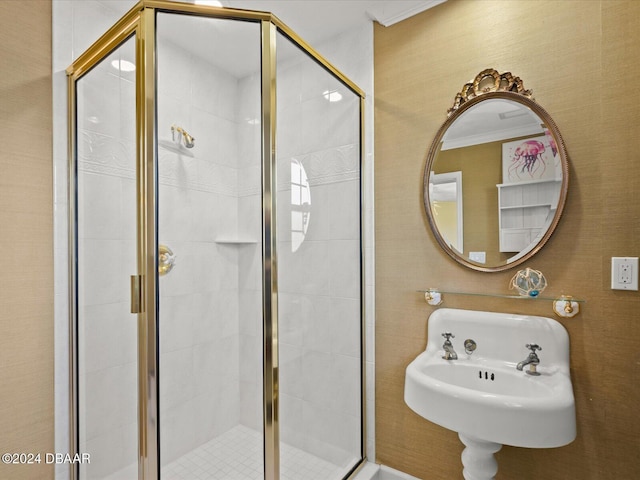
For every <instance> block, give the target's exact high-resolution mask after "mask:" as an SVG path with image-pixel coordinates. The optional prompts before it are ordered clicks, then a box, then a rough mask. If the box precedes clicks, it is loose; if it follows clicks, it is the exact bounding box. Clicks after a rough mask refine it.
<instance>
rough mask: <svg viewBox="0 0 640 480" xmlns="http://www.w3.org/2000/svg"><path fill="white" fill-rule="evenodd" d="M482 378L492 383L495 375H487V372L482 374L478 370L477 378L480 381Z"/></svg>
mask: <svg viewBox="0 0 640 480" xmlns="http://www.w3.org/2000/svg"><path fill="white" fill-rule="evenodd" d="M483 376H484V379H485V380H489V379H491V381H494V380H495V379H496V376H495V374H493V373H492V374H491V375H489V372H483V371H482V370H480V371H479V372H478V378H480V379H482V377H483Z"/></svg>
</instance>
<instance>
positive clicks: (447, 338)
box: [442, 332, 456, 342]
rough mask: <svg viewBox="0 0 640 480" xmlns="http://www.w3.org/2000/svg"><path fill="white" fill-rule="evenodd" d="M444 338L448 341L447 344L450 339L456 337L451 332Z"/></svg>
mask: <svg viewBox="0 0 640 480" xmlns="http://www.w3.org/2000/svg"><path fill="white" fill-rule="evenodd" d="M442 336H443V337H444V338H445V339H446V341H447V342H448V341H449V338H456V336H455V335H454V334H453V333H451V332H444V333H443V334H442Z"/></svg>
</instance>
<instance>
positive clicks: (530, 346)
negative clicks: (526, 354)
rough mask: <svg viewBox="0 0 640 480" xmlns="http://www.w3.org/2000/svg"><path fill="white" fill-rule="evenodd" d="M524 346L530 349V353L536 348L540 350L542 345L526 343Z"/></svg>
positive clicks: (534, 351)
mask: <svg viewBox="0 0 640 480" xmlns="http://www.w3.org/2000/svg"><path fill="white" fill-rule="evenodd" d="M525 347H527V348H528V349H529V350H531V353H536V350H542V347H541V346H540V345H538V344H536V343H527V344H526V345H525Z"/></svg>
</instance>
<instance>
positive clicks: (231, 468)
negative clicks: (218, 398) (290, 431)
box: [105, 425, 345, 480]
mask: <svg viewBox="0 0 640 480" xmlns="http://www.w3.org/2000/svg"><path fill="white" fill-rule="evenodd" d="M133 467H134V468H131V469H125V470H121V471H120V472H117V473H115V474H113V475H110V476H109V477H108V478H106V479H105V480H131V479H135V478H136V473H137V467H135V466H133ZM344 474H345V471H344V468H342V467H339V466H337V465H334V464H332V463H329V462H327V461H325V460H322V459H320V458H318V457H316V456H314V455H311V454H309V453H306V452H303V451H302V450H300V449H298V448H295V447H292V446H290V445H287V444H284V443H282V444H281V445H280V477H281V479H282V480H340V479H341V478H342V477H343V475H344ZM161 478H162V480H262V479H263V478H264V477H263V466H262V439H261V435H260V434H259V433H258V432H256V431H255V430H252V429H250V428H247V427H245V426H242V425H238V426H236V427H234V428H232V429H231V430H229V431H227V432H225V433H224V434H222V435H220V436H219V437H216V438H214V439H213V440H210V441H209V442H207V443H205V444H203V445H200V446H199V447H197V448H196V449H194V450H192V451H191V452H189V453H187V454H185V455H183V456H182V457H180V458H178V459H177V460H175V461H173V462H171V463H169V464H168V465H165V466H164V467H162V474H161Z"/></svg>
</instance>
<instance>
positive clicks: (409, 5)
mask: <svg viewBox="0 0 640 480" xmlns="http://www.w3.org/2000/svg"><path fill="white" fill-rule="evenodd" d="M446 1H447V0H423V1H403V0H400V1H395V2H393V1H370V2H367V3H368V4H369V6H368V7H367V10H366V11H367V14H368V15H369V17H370V18H371V19H373V20H375V21H376V22H378V23H380V24H381V25H383V26H385V27H389V26H391V25H393V24H395V23H398V22H401V21H402V20H406V19H407V18H409V17H413V16H414V15H417V14H418V13H421V12H424V11H425V10H428V9H430V8H433V7H435V6H436V5H440V4H441V3H444V2H446Z"/></svg>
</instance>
